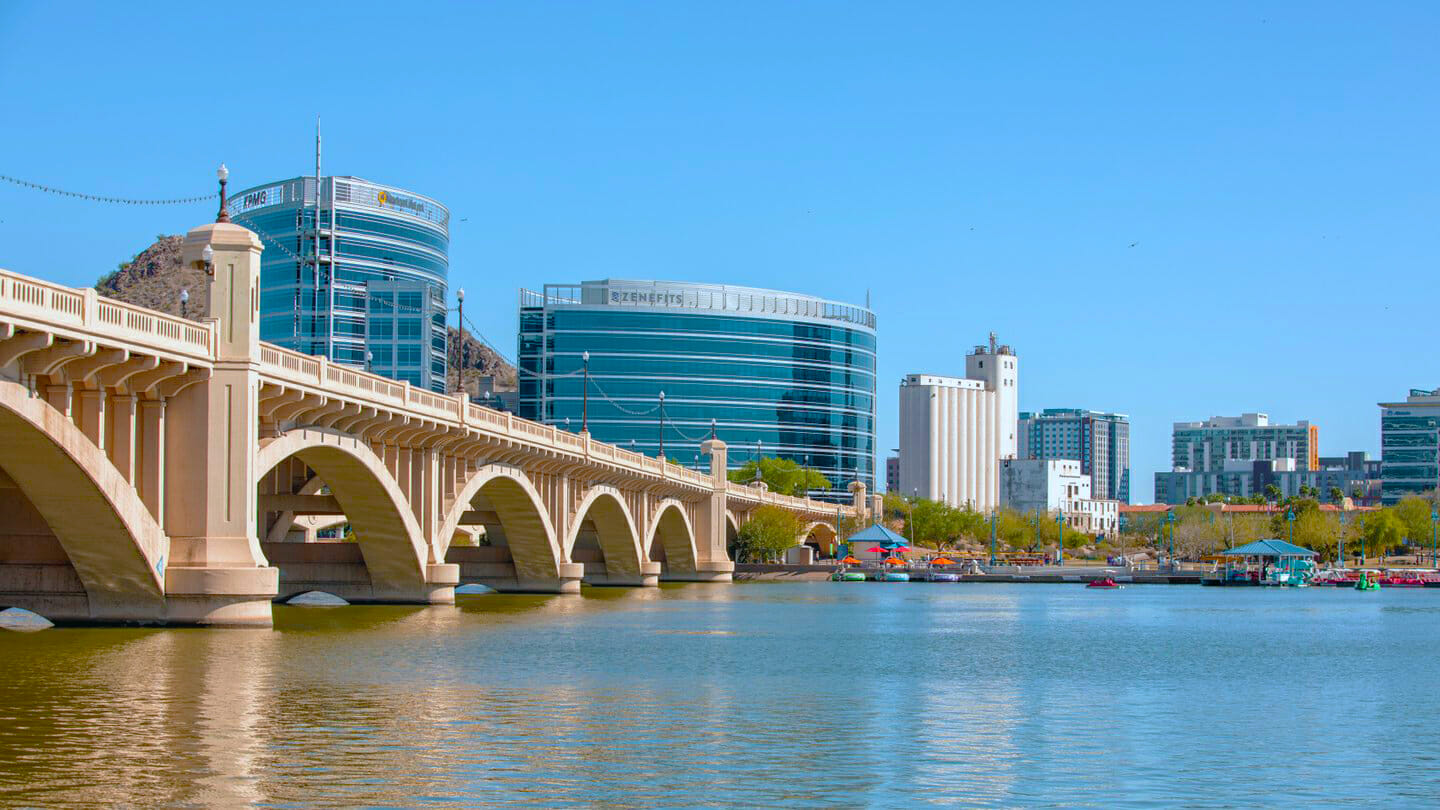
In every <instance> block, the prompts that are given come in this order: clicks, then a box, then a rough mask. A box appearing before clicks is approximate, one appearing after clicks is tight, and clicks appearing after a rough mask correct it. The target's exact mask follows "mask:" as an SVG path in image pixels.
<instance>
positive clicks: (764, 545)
mask: <svg viewBox="0 0 1440 810" xmlns="http://www.w3.org/2000/svg"><path fill="white" fill-rule="evenodd" d="M804 528H805V527H804V525H802V524H801V523H800V518H799V517H798V516H796V515H795V514H794V513H792V512H789V511H787V510H785V509H781V508H780V507H778V506H771V505H769V504H766V505H763V506H759V507H756V509H755V511H753V512H751V513H750V519H749V520H747V521H745V525H743V526H741V527H740V531H739V532H738V533H737V536H736V539H735V551H736V559H737V560H740V561H743V562H763V561H767V560H773V559H776V558H777V557H779V556H780V555H781V554H784V553H785V550H786V549H788V548H790V547H791V546H794V545H797V543H798V542H799V540H798V538H799V535H800V532H801V530H803V529H804Z"/></svg>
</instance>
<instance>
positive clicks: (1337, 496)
mask: <svg viewBox="0 0 1440 810" xmlns="http://www.w3.org/2000/svg"><path fill="white" fill-rule="evenodd" d="M1343 500H1345V490H1343V489H1341V488H1340V487H1330V502H1331V503H1333V504H1335V505H1336V506H1339V505H1340V502H1341V501H1343Z"/></svg>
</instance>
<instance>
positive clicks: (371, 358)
mask: <svg viewBox="0 0 1440 810" xmlns="http://www.w3.org/2000/svg"><path fill="white" fill-rule="evenodd" d="M373 365H375V353H374V352H372V351H367V352H365V373H367V374H368V373H370V368H371V366H373Z"/></svg>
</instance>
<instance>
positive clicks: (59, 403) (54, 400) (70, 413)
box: [45, 383, 75, 419]
mask: <svg viewBox="0 0 1440 810" xmlns="http://www.w3.org/2000/svg"><path fill="white" fill-rule="evenodd" d="M70 393H71V389H70V383H62V384H60V385H47V386H45V401H46V402H48V403H50V407H52V408H54V409H55V410H57V411H59V412H60V415H61V416H64V417H65V418H66V419H74V418H75V412H74V410H73V409H72V407H71V396H70Z"/></svg>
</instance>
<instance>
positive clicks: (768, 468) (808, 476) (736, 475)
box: [730, 456, 831, 497]
mask: <svg viewBox="0 0 1440 810" xmlns="http://www.w3.org/2000/svg"><path fill="white" fill-rule="evenodd" d="M757 468H758V469H759V470H760V480H761V481H764V482H765V485H766V486H767V487H769V488H770V491H771V492H777V493H779V494H781V495H794V496H796V497H801V496H804V494H805V493H806V492H809V491H811V490H816V489H830V488H831V484H830V480H829V479H828V478H826V477H825V476H823V475H821V474H820V472H819V471H818V470H813V469H810V468H809V467H801V466H800V465H799V464H796V463H795V462H794V461H792V460H791V459H788V458H773V457H769V456H766V457H764V458H761V459H758V460H756V459H751V460H749V461H747V462H745V465H744V466H743V467H741V468H740V469H738V470H732V471H731V472H730V480H731V481H734V482H735V483H737V484H748V483H750V482H751V481H754V480H755V470H756V469H757Z"/></svg>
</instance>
